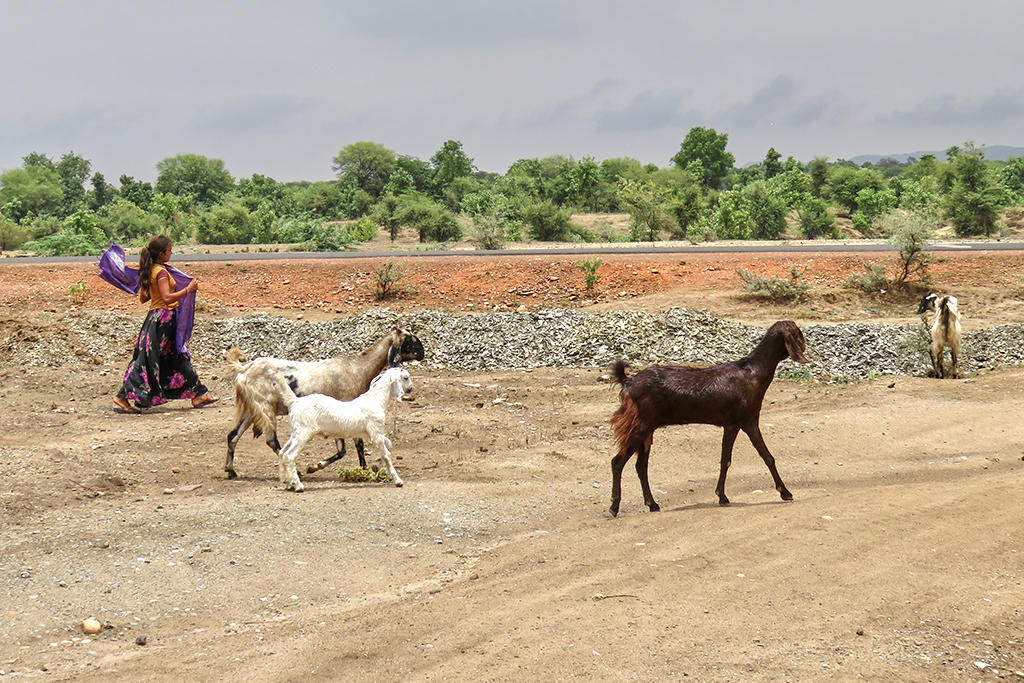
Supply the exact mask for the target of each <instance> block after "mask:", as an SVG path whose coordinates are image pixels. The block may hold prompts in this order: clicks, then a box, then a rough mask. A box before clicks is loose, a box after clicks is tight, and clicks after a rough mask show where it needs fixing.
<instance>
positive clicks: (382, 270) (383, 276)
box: [373, 261, 405, 301]
mask: <svg viewBox="0 0 1024 683" xmlns="http://www.w3.org/2000/svg"><path fill="white" fill-rule="evenodd" d="M404 277H405V273H403V272H402V269H401V267H400V266H399V265H398V264H397V263H395V262H394V261H385V262H384V263H383V264H382V265H381V266H380V267H379V268H377V269H376V270H375V271H373V295H374V297H376V299H377V300H378V301H386V300H387V299H391V298H394V297H397V296H400V295H401V294H402V292H403V289H402V287H401V286H399V284H398V283H399V282H401V281H402V279H403V278H404Z"/></svg>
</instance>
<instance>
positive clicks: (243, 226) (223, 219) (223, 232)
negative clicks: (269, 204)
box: [196, 199, 253, 244]
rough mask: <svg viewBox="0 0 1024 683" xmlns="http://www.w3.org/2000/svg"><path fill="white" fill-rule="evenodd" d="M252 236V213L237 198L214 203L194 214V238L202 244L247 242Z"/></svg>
mask: <svg viewBox="0 0 1024 683" xmlns="http://www.w3.org/2000/svg"><path fill="white" fill-rule="evenodd" d="M252 237H253V222H252V215H251V214H250V213H249V212H248V211H246V209H245V206H243V205H242V203H241V202H240V201H238V200H237V199H229V200H228V201H226V202H224V203H222V204H216V205H215V206H213V207H211V208H210V209H209V210H207V211H203V212H201V213H199V214H198V216H196V238H197V239H198V240H199V242H200V243H202V244H248V243H250V242H252Z"/></svg>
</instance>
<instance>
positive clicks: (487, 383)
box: [0, 266, 1024, 681]
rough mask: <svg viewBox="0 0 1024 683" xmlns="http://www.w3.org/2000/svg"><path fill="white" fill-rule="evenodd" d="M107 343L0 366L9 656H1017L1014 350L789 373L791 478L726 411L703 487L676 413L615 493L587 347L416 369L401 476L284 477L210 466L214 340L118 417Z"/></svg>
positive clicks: (789, 666) (689, 664)
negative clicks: (639, 474)
mask: <svg viewBox="0 0 1024 683" xmlns="http://www.w3.org/2000/svg"><path fill="white" fill-rule="evenodd" d="M648 267H650V266H648ZM19 268H24V267H19ZM29 270H30V269H25V270H23V271H20V272H21V273H22V274H24V273H27V272H29ZM2 272H3V274H4V282H5V287H6V286H7V284H8V282H9V280H10V278H7V277H6V274H7V273H8V272H10V271H6V270H5V271H2ZM705 272H711V273H714V272H715V271H705ZM314 275H316V274H315V273H314ZM49 277H50V279H51V280H54V281H59V278H61V277H66V276H65V275H62V274H60V273H59V272H57V271H51V272H50V276H49ZM20 279H24V278H21V277H20V278H19V280H20ZM297 280H298V279H297V278H294V276H293V282H295V281H297ZM73 281H74V280H72V282H73ZM1017 281H1018V285H1017V286H1018V287H1019V277H1018V280H1017ZM90 287H91V285H90ZM64 290H65V291H64V293H63V296H65V297H66V296H67V292H66V286H65V287H64ZM677 293H678V294H680V296H682V295H683V294H684V292H681V291H680V292H677ZM671 294H672V289H671V288H667V289H665V290H664V291H662V292H661V293H660V294H659V293H658V292H651V293H648V295H645V296H652V297H654V296H671ZM721 296H722V297H725V295H724V294H721ZM963 298H967V299H970V296H968V297H963ZM636 301H637V300H636V299H634V300H633V303H636ZM722 301H723V302H724V303H723V305H728V306H732V307H734V309H735V312H737V313H738V312H739V311H740V308H741V306H742V305H743V301H742V300H741V299H738V298H736V297H735V296H733V297H732V298H730V299H728V300H727V299H726V298H723V299H722ZM605 303H608V302H605ZM34 305H35V306H40V307H45V306H44V305H42V304H41V303H40V302H36V304H34ZM79 305H89V303H88V302H80V303H79ZM97 305H101V306H102V305H104V304H102V302H101V303H99V304H97ZM625 305H630V304H629V303H626V304H625ZM209 314H213V313H209ZM289 314H291V315H296V313H295V312H294V311H290V312H289ZM764 315H766V314H765V313H764V312H763V311H761V310H759V309H756V308H753V307H751V306H750V305H749V304H747V315H746V316H745V318H746V319H757V318H759V317H762V316H764ZM854 317H856V316H854ZM14 318H25V319H31V314H30V312H29V311H27V310H25V309H24V308H23V307H22V308H20V310H19V304H17V303H16V302H11V301H10V300H8V315H7V319H8V321H10V320H11V319H14ZM797 319H798V321H801V320H802V319H801V318H799V317H798V318H797ZM19 329H20V330H21V331H22V333H23V332H24V330H25V328H24V327H20V328H19ZM126 343H127V341H126ZM195 343H196V344H201V340H195ZM428 353H429V349H428ZM126 359H127V352H126V355H125V358H124V359H105V360H102V361H100V362H97V363H95V364H87V363H76V364H69V365H68V366H66V367H63V368H58V369H43V368H28V369H23V368H12V367H2V368H0V387H2V388H0V415H3V421H4V429H3V433H2V434H0V482H2V483H0V520H2V527H0V576H2V577H3V581H2V582H0V671H3V675H4V676H6V677H11V678H12V679H16V678H19V677H21V678H47V679H55V680H64V679H75V680H90V679H101V678H102V679H106V680H109V679H111V678H114V679H116V680H167V679H170V678H178V679H182V680H224V679H227V678H229V677H230V678H235V677H243V678H246V679H248V680H252V681H280V680H300V679H301V680H310V679H312V680H441V679H445V678H447V679H451V680H467V681H468V680H473V681H477V680H537V679H540V680H563V679H568V678H572V677H578V678H583V679H600V680H658V679H660V680H680V679H683V678H685V677H689V678H692V679H695V680H731V679H744V680H820V679H839V680H849V679H855V678H866V679H869V680H920V681H926V680H967V679H995V678H996V677H1010V678H1014V677H1015V676H1017V677H1024V673H1022V674H1015V672H1017V671H1021V672H1024V646H1022V642H1024V568H1022V559H1024V514H1022V511H1021V510H1022V506H1021V504H1020V491H1021V489H1022V488H1024V462H1022V460H1021V458H1022V456H1024V439H1022V437H1021V436H1020V429H1019V420H1020V415H1021V413H1022V410H1024V369H1022V368H1015V369H1014V368H1011V369H1000V370H997V371H993V372H985V373H982V374H979V375H975V376H973V377H970V378H967V379H963V380H956V381H938V380H932V379H924V378H904V377H899V378H881V379H878V380H874V381H870V382H862V383H857V384H819V383H814V382H810V381H797V380H776V382H775V383H774V384H773V385H772V387H771V389H770V390H769V393H768V396H767V400H766V403H765V407H764V411H763V414H762V423H763V429H764V432H765V438H766V440H767V442H768V445H769V447H770V448H771V449H772V451H773V452H774V454H775V456H776V458H777V460H778V463H779V470H780V472H781V474H782V476H783V478H784V480H785V481H786V484H787V485H788V487H789V488H790V490H792V491H793V493H794V496H795V500H794V501H793V502H791V503H784V502H782V501H780V500H779V499H778V494H777V493H776V492H775V491H774V490H773V489H772V487H771V479H770V477H769V475H768V473H767V471H766V469H765V467H764V465H763V463H761V461H760V459H759V458H758V457H757V456H756V453H755V452H754V450H753V448H752V447H751V446H750V444H749V442H747V441H745V440H743V437H741V439H740V440H739V441H738V442H737V447H736V453H735V458H734V463H733V467H732V469H731V470H730V475H729V484H728V489H729V495H730V498H731V499H732V500H733V504H732V505H731V506H729V507H719V506H718V505H717V504H716V503H715V500H716V499H715V496H714V491H713V490H714V484H715V478H716V477H717V472H718V467H717V461H718V449H719V440H720V434H721V431H720V430H718V429H714V428H711V427H704V426H689V427H676V428H669V429H664V430H662V431H661V432H659V433H658V434H657V435H656V438H655V445H654V450H653V454H652V458H651V472H650V475H651V483H652V486H653V487H654V492H655V496H656V498H657V499H658V502H659V503H660V504H661V506H662V511H661V512H659V513H650V512H647V511H646V508H645V507H644V506H643V504H642V497H641V493H640V489H639V485H638V483H637V480H636V477H635V475H634V474H633V470H632V468H627V470H626V473H625V476H624V491H623V503H622V509H621V512H620V514H619V517H618V518H615V519H613V518H611V517H610V516H609V515H608V513H607V507H608V503H609V495H610V493H609V485H610V472H609V460H610V458H611V455H612V449H611V441H610V436H609V430H608V428H607V420H608V418H609V417H610V415H611V413H612V412H613V410H614V408H615V407H616V405H617V391H616V388H615V387H614V386H612V385H609V384H607V383H603V382H601V381H599V376H600V374H601V370H596V369H568V370H565V369H560V370H553V369H543V370H535V371H532V372H502V373H489V374H484V373H454V372H439V371H436V370H430V369H427V368H414V369H413V374H414V382H415V402H414V403H411V404H409V403H405V404H402V405H400V406H398V407H397V408H396V410H395V414H394V418H393V424H394V432H393V439H394V441H395V453H396V454H397V455H398V456H400V457H401V460H399V461H397V462H396V464H397V465H398V466H399V468H400V471H401V472H402V476H403V479H405V482H406V485H405V487H404V488H401V489H398V488H395V487H392V486H388V485H381V484H366V483H344V482H341V481H339V480H338V478H337V477H336V473H335V472H334V471H333V470H331V469H328V470H324V471H322V472H320V473H318V474H314V475H310V476H308V477H305V478H304V479H305V482H306V491H305V493H302V494H295V493H290V492H285V491H284V490H282V488H281V486H280V484H279V483H278V481H277V467H276V463H275V462H274V460H273V458H272V454H271V453H270V451H269V450H268V449H267V448H266V447H265V446H264V445H263V444H262V442H259V441H253V440H251V439H246V440H244V441H242V442H241V443H240V445H239V450H238V461H237V467H238V471H239V474H240V479H238V480H234V481H228V480H226V479H224V476H223V472H222V465H223V457H224V445H225V436H226V433H227V430H228V429H229V428H230V423H231V415H232V410H233V408H232V406H231V405H230V404H231V401H230V400H229V398H227V397H229V395H230V391H229V385H228V382H227V379H226V374H227V368H226V366H224V365H223V364H217V365H214V366H207V367H200V368H199V370H200V372H201V373H202V374H203V375H204V377H206V378H210V379H211V382H210V383H211V384H212V386H213V388H214V390H215V391H216V392H217V393H219V394H221V395H222V396H225V397H226V398H225V400H224V401H222V402H221V403H219V404H217V405H215V406H213V407H209V408H204V409H201V410H189V409H186V408H184V407H181V406H179V405H177V404H172V406H171V407H168V408H165V409H158V410H153V411H151V412H149V413H147V414H144V415H139V416H132V415H118V414H114V413H112V412H111V410H110V396H111V394H112V393H113V391H114V390H115V389H116V378H117V377H118V376H119V375H120V372H121V371H122V369H123V367H122V365H123V363H124V362H125V360H126ZM214 378H215V379H214ZM330 450H331V449H330V448H329V446H328V444H326V443H315V444H312V445H311V446H310V447H309V449H308V452H307V453H305V454H304V455H303V456H302V458H303V460H304V462H306V463H308V462H312V461H313V460H315V459H318V458H319V457H322V456H323V455H325V454H328V453H329V452H330ZM351 463H352V461H351V460H350V461H349V464H351ZM169 491H173V492H169ZM86 617H95V618H97V619H99V620H100V621H102V622H104V623H105V624H106V625H107V626H109V628H106V629H104V630H103V631H102V632H101V633H99V634H96V635H85V634H83V633H82V630H81V627H80V625H81V622H82V620H83V619H84V618H86ZM140 638H144V639H145V640H144V641H139V640H138V639H140ZM138 642H145V644H144V645H142V644H137V643H138Z"/></svg>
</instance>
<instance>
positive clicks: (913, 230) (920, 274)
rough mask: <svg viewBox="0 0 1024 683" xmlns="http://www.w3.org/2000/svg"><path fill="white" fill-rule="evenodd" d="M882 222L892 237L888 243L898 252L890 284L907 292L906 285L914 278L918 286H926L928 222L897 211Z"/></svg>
mask: <svg viewBox="0 0 1024 683" xmlns="http://www.w3.org/2000/svg"><path fill="white" fill-rule="evenodd" d="M883 220H884V223H885V226H886V228H887V230H888V232H889V233H890V235H891V236H890V237H889V243H890V244H892V245H893V246H894V247H896V248H897V249H898V250H899V252H898V254H897V256H896V277H895V278H894V279H893V283H894V284H897V285H900V286H901V287H904V288H906V287H907V283H908V281H909V280H910V279H911V278H913V277H915V276H916V277H917V278H918V279H919V280H920V281H921V282H923V283H927V282H928V264H929V263H930V262H931V256H930V255H929V254H928V253H927V252H926V251H925V248H926V247H927V246H928V240H930V239H931V237H932V226H931V223H930V221H929V219H928V218H927V217H925V216H922V215H920V214H916V213H905V212H900V211H898V212H893V213H891V214H889V215H888V216H886V217H885V218H884V219H883Z"/></svg>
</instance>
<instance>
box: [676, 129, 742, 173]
mask: <svg viewBox="0 0 1024 683" xmlns="http://www.w3.org/2000/svg"><path fill="white" fill-rule="evenodd" d="M728 143H729V136H728V135H727V134H725V133H721V134H719V133H718V131H716V130H715V129H714V128H703V127H700V126H696V127H694V128H691V129H690V132H689V133H687V134H686V137H685V138H684V139H683V142H682V144H681V145H680V147H679V151H678V152H676V154H675V156H673V157H672V161H673V162H674V163H675V165H676V166H678V167H679V168H682V169H684V170H690V169H691V168H692V169H694V170H699V173H697V175H698V177H700V178H701V180H702V182H703V183H704V186H705V187H710V188H715V187H718V185H719V183H720V182H721V181H722V178H724V177H725V174H726V173H728V172H729V169H731V168H732V165H733V163H734V162H735V161H736V158H735V157H734V156H733V155H732V154H730V153H729V152H727V151H726V150H725V148H726V145H728Z"/></svg>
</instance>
